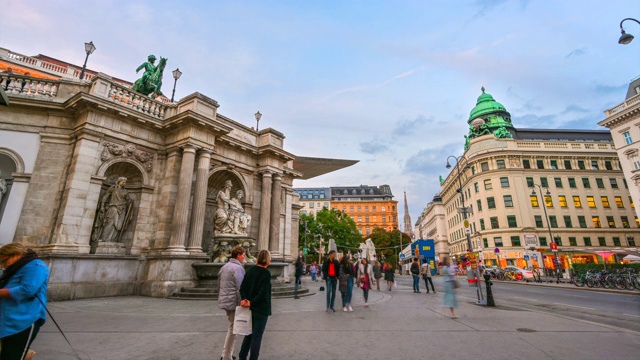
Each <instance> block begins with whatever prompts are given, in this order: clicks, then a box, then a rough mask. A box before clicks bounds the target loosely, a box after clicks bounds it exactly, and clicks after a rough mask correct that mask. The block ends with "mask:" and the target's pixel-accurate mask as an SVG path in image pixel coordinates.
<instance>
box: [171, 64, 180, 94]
mask: <svg viewBox="0 0 640 360" xmlns="http://www.w3.org/2000/svg"><path fill="white" fill-rule="evenodd" d="M172 73H173V92H172V93H171V102H173V97H174V96H175V95H176V83H177V82H178V79H180V76H182V72H180V68H176V69H175V70H173V71H172Z"/></svg>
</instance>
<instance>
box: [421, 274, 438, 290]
mask: <svg viewBox="0 0 640 360" xmlns="http://www.w3.org/2000/svg"><path fill="white" fill-rule="evenodd" d="M422 278H423V279H424V287H426V288H427V292H429V284H431V290H433V292H436V289H435V288H434V287H433V281H431V278H430V277H422ZM427 281H428V282H429V284H427Z"/></svg>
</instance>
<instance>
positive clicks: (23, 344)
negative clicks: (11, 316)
mask: <svg viewBox="0 0 640 360" xmlns="http://www.w3.org/2000/svg"><path fill="white" fill-rule="evenodd" d="M43 324H44V320H43V319H38V320H37V321H36V322H35V323H33V324H31V326H29V327H28V328H26V329H24V330H22V331H21V332H19V333H17V334H13V335H9V336H7V337H3V338H2V352H1V353H0V360H22V359H24V356H25V355H27V351H28V350H29V346H31V343H32V342H33V340H34V339H35V338H36V335H38V331H40V327H41V326H42V325H43Z"/></svg>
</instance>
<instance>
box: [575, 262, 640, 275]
mask: <svg viewBox="0 0 640 360" xmlns="http://www.w3.org/2000/svg"><path fill="white" fill-rule="evenodd" d="M627 268H632V269H635V270H636V271H638V272H640V264H607V270H618V269H627ZM588 270H591V271H601V270H604V265H603V264H593V263H590V264H573V271H574V272H575V273H576V274H582V273H586V272H587V271H588Z"/></svg>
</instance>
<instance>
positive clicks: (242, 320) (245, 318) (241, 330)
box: [233, 306, 251, 335]
mask: <svg viewBox="0 0 640 360" xmlns="http://www.w3.org/2000/svg"><path fill="white" fill-rule="evenodd" d="M233 333H234V334H235V335H251V309H250V308H248V307H242V306H236V315H235V318H234V320H233Z"/></svg>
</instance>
